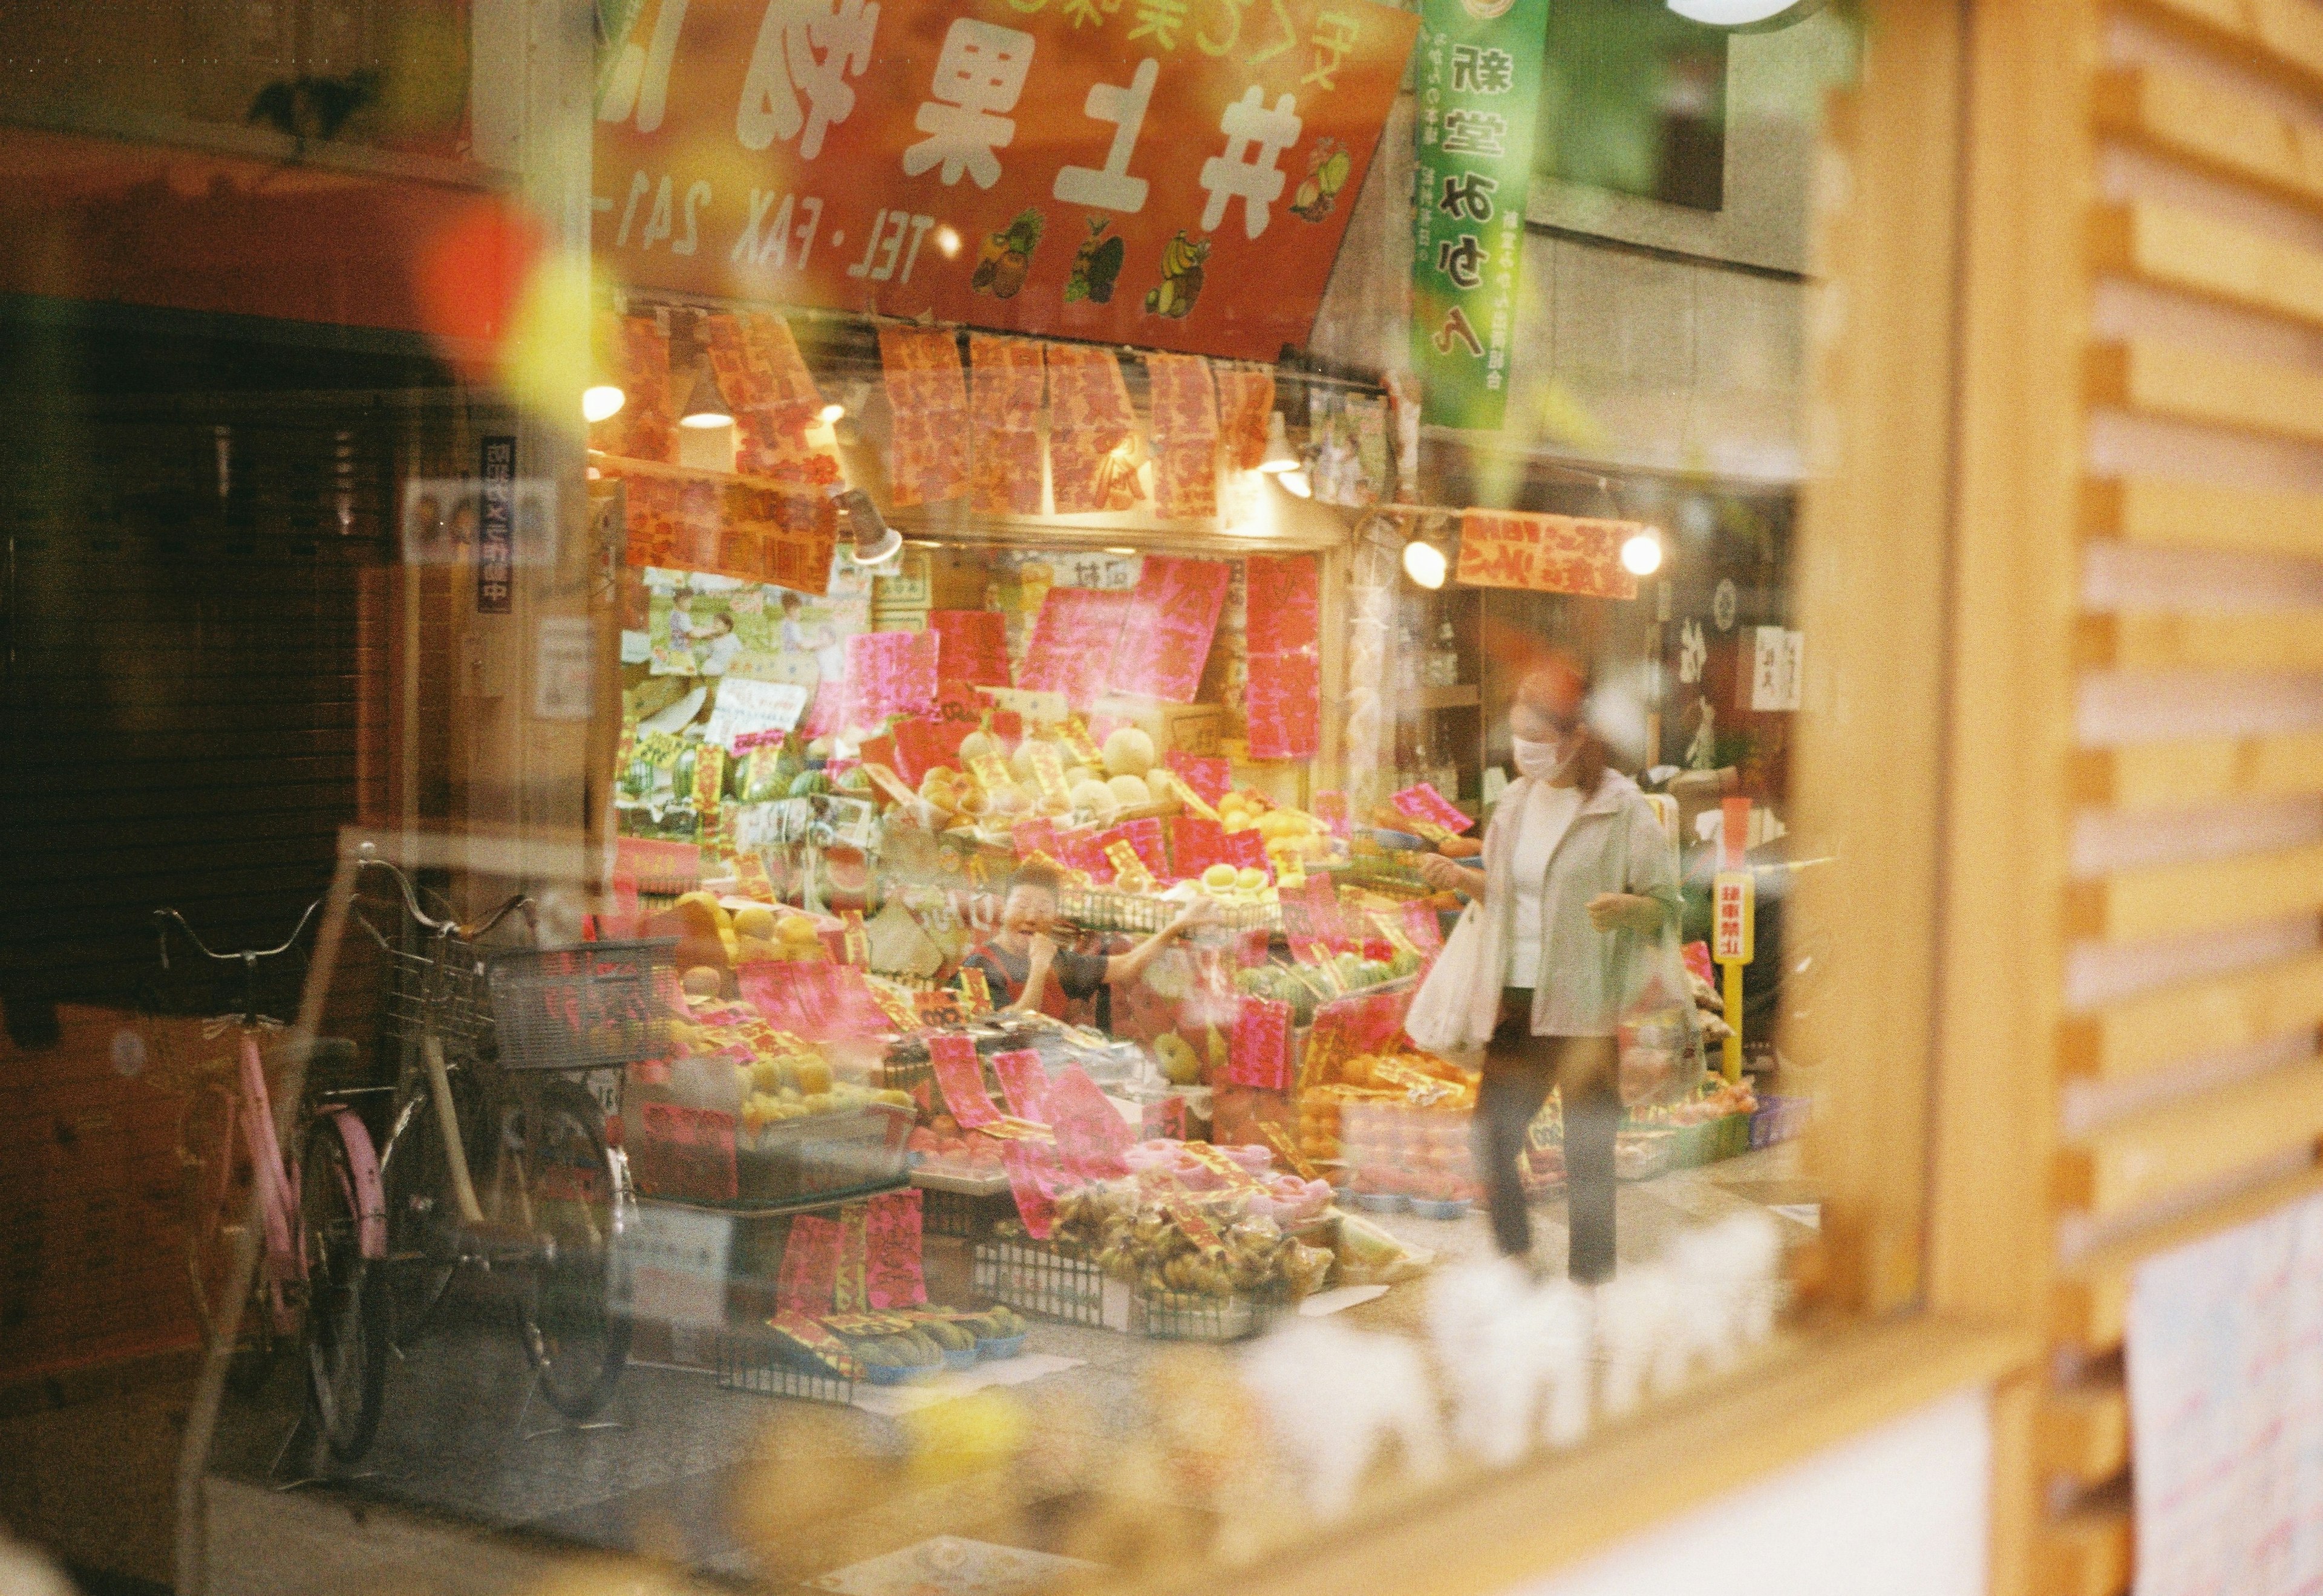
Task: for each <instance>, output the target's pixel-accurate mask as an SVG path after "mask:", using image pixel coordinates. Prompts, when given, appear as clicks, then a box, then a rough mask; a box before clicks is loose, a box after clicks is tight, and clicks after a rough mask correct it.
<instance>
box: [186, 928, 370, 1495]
mask: <svg viewBox="0 0 2323 1596" xmlns="http://www.w3.org/2000/svg"><path fill="white" fill-rule="evenodd" d="M321 907H322V905H321V904H320V903H314V904H310V905H309V906H308V910H307V912H306V913H305V914H303V915H301V916H300V917H299V920H298V926H297V928H296V929H294V930H293V931H291V933H290V935H289V937H288V938H287V939H285V940H283V941H282V943H281V944H280V946H278V947H274V948H266V949H242V950H240V951H238V952H232V953H220V952H218V951H217V950H216V949H213V948H211V947H210V946H209V945H208V944H207V942H205V941H203V940H202V939H201V936H200V935H199V933H197V931H195V930H194V928H193V927H192V926H191V925H190V924H188V922H187V921H186V917H185V916H184V915H182V914H180V913H178V911H176V910H175V909H160V910H156V911H155V912H154V915H153V925H154V936H155V939H156V940H157V942H158V943H159V945H160V950H161V968H162V969H163V970H164V971H167V970H168V969H169V968H170V927H171V926H172V925H175V926H176V927H177V928H178V930H179V931H181V932H183V933H184V935H185V938H186V940H188V942H190V943H192V944H193V946H194V948H195V949H197V951H198V952H200V953H201V954H202V955H203V956H204V957H206V958H207V959H210V960H211V961H213V962H214V963H217V964H225V965H235V966H239V967H240V968H241V970H242V972H243V994H242V1004H241V1007H240V1009H239V1011H238V1012H237V1013H235V1014H232V1015H230V1016H227V1017H226V1018H225V1020H223V1021H220V1022H213V1023H212V1024H211V1025H210V1026H209V1027H206V1029H205V1036H206V1038H207V1037H211V1036H215V1035H216V1034H217V1033H218V1032H217V1027H219V1026H221V1025H224V1024H231V1025H233V1026H234V1030H235V1033H236V1034H235V1059H234V1064H233V1066H232V1067H231V1068H229V1067H228V1066H227V1065H226V1064H225V1060H223V1059H211V1060H206V1061H205V1062H204V1064H203V1065H202V1066H201V1067H200V1069H199V1070H198V1072H197V1078H195V1079H193V1080H191V1081H190V1082H188V1105H187V1109H186V1115H185V1119H184V1121H183V1123H182V1124H181V1126H180V1130H179V1158H180V1160H181V1161H182V1163H183V1166H184V1172H185V1178H186V1197H187V1201H188V1213H187V1216H186V1217H187V1227H188V1237H187V1264H188V1273H189V1275H190V1277H191V1282H192V1286H193V1292H194V1303H195V1308H196V1311H197V1314H198V1315H199V1316H200V1318H201V1321H202V1325H203V1328H204V1331H205V1333H206V1335H207V1339H208V1341H209V1343H210V1344H212V1345H213V1346H215V1345H216V1344H218V1343H219V1342H221V1341H224V1340H227V1339H229V1338H234V1339H239V1337H240V1335H241V1333H242V1328H243V1325H244V1324H245V1323H246V1324H247V1325H248V1327H249V1329H250V1331H251V1333H252V1334H253V1335H254V1336H255V1337H256V1339H257V1343H258V1345H257V1347H256V1349H255V1352H254V1353H251V1354H248V1355H243V1356H241V1357H240V1358H239V1362H240V1365H241V1368H240V1372H239V1375H238V1377H237V1378H236V1379H235V1380H234V1384H235V1385H236V1387H237V1388H238V1389H239V1390H243V1392H244V1393H245V1394H247V1393H248V1392H251V1391H253V1390H256V1389H257V1388H258V1386H259V1385H260V1384H262V1382H263V1381H264V1380H265V1378H266V1375H267V1373H268V1372H269V1371H270V1370H271V1367H272V1364H273V1361H274V1357H275V1355H276V1353H277V1352H278V1351H279V1350H280V1347H281V1346H283V1345H284V1344H288V1343H289V1342H290V1341H291V1340H293V1339H296V1340H297V1341H298V1344H299V1346H300V1348H301V1351H302V1353H303V1356H302V1359H301V1362H302V1363H303V1365H304V1370H305V1379H306V1385H307V1396H308V1404H309V1408H310V1410H311V1412H312V1414H313V1416H314V1417H315V1420H316V1427H317V1431H318V1432H319V1433H320V1434H321V1435H322V1438H323V1440H324V1443H325V1444H326V1445H327V1446H328V1447H329V1448H330V1450H331V1454H332V1455H333V1456H334V1457H336V1458H337V1459H339V1461H341V1462H342V1463H344V1462H349V1461H351V1460H353V1458H355V1457H359V1456H361V1455H362V1454H363V1451H364V1450H365V1449H366V1448H368V1447H369V1446H370V1445H371V1440H372V1432H373V1430H374V1429H375V1428H376V1427H377V1425H378V1422H379V1411H380V1399H381V1393H382V1392H383V1390H384V1389H385V1384H386V1380H387V1324H386V1320H385V1318H384V1317H383V1316H382V1315H381V1311H380V1307H379V1298H378V1296H377V1293H376V1292H372V1291H367V1290H365V1289H364V1285H365V1277H366V1276H367V1275H368V1274H369V1272H370V1270H372V1267H373V1266H374V1265H379V1264H383V1262H384V1261H385V1259H386V1255H387V1239H386V1238H387V1225H386V1202H385V1198H384V1197H383V1195H382V1189H381V1183H380V1169H379V1160H378V1159H377V1158H376V1156H375V1155H374V1153H373V1150H372V1140H371V1133H370V1131H369V1130H368V1129H367V1128H366V1127H365V1126H364V1124H363V1120H362V1118H361V1116H359V1115H358V1114H356V1113H355V1112H354V1110H353V1108H351V1107H349V1106H348V1105H346V1104H344V1102H335V1101H332V1100H331V1099H330V1098H329V1096H327V1095H326V1094H323V1093H320V1092H318V1091H317V1090H316V1089H315V1078H314V1076H313V1073H312V1071H311V1069H310V1073H309V1077H308V1088H307V1090H306V1091H305V1092H304V1093H303V1094H302V1098H301V1102H300V1105H299V1111H298V1116H297V1117H298V1123H299V1124H303V1126H304V1129H303V1132H302V1133H300V1134H299V1137H298V1156H297V1158H296V1159H295V1160H286V1159H285V1158H284V1156H283V1139H282V1134H281V1129H280V1126H279V1125H278V1124H277V1123H276V1118H275V1111H274V1106H273V1103H272V1100H271V1096H270V1095H269V1092H268V1089H267V1081H266V1068H265V1058H264V1053H263V1050H262V1047H261V1045H260V1038H261V1037H262V1036H264V1035H266V1034H268V1033H269V1032H280V1030H282V1029H283V1025H282V1022H281V1021H280V1020H277V1019H274V1018H272V1017H271V1016H269V1015H267V1014H262V1013H261V1012H260V1004H259V996H258V977H259V971H260V968H261V967H262V965H263V964H264V963H265V962H266V961H267V960H270V959H279V958H280V957H282V956H283V955H285V954H287V953H289V951H290V950H291V949H293V948H294V947H296V946H297V945H298V939H299V938H300V937H302V936H304V935H305V934H306V931H307V928H308V925H310V924H311V923H313V922H314V919H315V914H316V912H317V910H318V909H320V908H321ZM160 1006H161V1005H159V1004H149V1007H152V1009H154V1010H155V1011H156V1012H157V1014H158V1010H159V1008H160ZM331 1045H332V1044H323V1046H325V1047H328V1046H331ZM336 1045H337V1046H338V1047H339V1048H341V1049H342V1050H344V1048H345V1047H346V1044H344V1043H342V1044H336ZM320 1050H321V1049H320V1048H318V1051H320ZM309 1062H310V1066H311V1064H312V1062H313V1061H312V1060H310V1061H309ZM253 1213H254V1214H255V1215H256V1219H257V1224H258V1229H259V1233H260V1234H259V1238H258V1240H259V1243H260V1247H259V1251H258V1254H257V1258H256V1261H255V1264H254V1267H253V1269H252V1270H251V1275H250V1292H249V1296H248V1298H246V1299H245V1300H244V1301H239V1302H238V1301H234V1300H230V1298H231V1296H232V1282H233V1280H234V1271H235V1270H236V1268H237V1267H238V1265H239V1262H240V1259H239V1256H238V1255H239V1252H240V1251H241V1249H242V1247H243V1245H244V1244H245V1240H246V1233H247V1221H248V1218H249V1216H250V1215H253ZM245 1309H246V1311H245Z"/></svg>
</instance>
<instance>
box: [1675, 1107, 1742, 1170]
mask: <svg viewBox="0 0 2323 1596" xmlns="http://www.w3.org/2000/svg"><path fill="white" fill-rule="evenodd" d="M1670 1136H1671V1139H1672V1144H1673V1153H1672V1161H1673V1162H1674V1163H1675V1164H1676V1167H1677V1168H1678V1169H1701V1168H1702V1167H1703V1165H1705V1164H1714V1163H1716V1162H1718V1161H1719V1160H1721V1159H1730V1158H1733V1157H1735V1156H1736V1155H1737V1154H1740V1153H1745V1152H1748V1151H1750V1116H1749V1114H1720V1115H1719V1116H1718V1117H1717V1118H1716V1119H1706V1120H1703V1121H1702V1122H1701V1123H1700V1124H1691V1125H1679V1126H1677V1127H1676V1129H1675V1130H1673V1131H1672V1132H1671V1133H1670Z"/></svg>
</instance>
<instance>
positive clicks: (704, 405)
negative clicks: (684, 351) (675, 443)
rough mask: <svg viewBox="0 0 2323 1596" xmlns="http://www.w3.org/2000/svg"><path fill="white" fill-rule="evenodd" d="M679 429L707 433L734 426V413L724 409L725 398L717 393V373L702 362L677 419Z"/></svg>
mask: <svg viewBox="0 0 2323 1596" xmlns="http://www.w3.org/2000/svg"><path fill="white" fill-rule="evenodd" d="M677 424H678V425H679V426H680V427H696V428H699V429H701V430H703V431H707V430H708V429H710V428H711V427H731V426H733V425H734V412H733V411H731V410H730V409H728V408H726V396H725V395H724V394H722V393H721V392H719V391H718V373H717V372H715V371H712V370H711V369H710V362H708V361H703V362H702V364H701V366H700V367H699V368H697V370H696V371H695V373H694V378H693V392H692V393H691V394H689V395H687V397H686V400H685V411H684V414H683V415H681V416H679V417H678V418H677Z"/></svg>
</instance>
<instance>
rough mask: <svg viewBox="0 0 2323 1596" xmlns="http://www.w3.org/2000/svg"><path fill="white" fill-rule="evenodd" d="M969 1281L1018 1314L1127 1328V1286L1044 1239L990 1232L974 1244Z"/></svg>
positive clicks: (975, 1288) (1094, 1325)
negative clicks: (1000, 1234) (987, 1236)
mask: <svg viewBox="0 0 2323 1596" xmlns="http://www.w3.org/2000/svg"><path fill="white" fill-rule="evenodd" d="M969 1280H970V1282H971V1285H972V1287H973V1289H974V1290H975V1292H976V1294H977V1295H978V1296H979V1297H984V1298H990V1299H991V1300H992V1301H994V1302H999V1303H1005V1304H1006V1305H1007V1306H1008V1307H1013V1308H1015V1310H1016V1311H1017V1312H1019V1313H1024V1314H1031V1315H1033V1316H1035V1317H1038V1318H1043V1319H1055V1320H1057V1321H1059V1322H1060V1323H1061V1324H1067V1325H1089V1326H1091V1327H1093V1328H1097V1329H1104V1330H1126V1329H1128V1328H1129V1295H1130V1293H1129V1287H1128V1284H1127V1283H1126V1282H1125V1281H1121V1280H1108V1279H1107V1278H1106V1273H1105V1271H1104V1270H1101V1269H1099V1268H1098V1267H1097V1265H1096V1264H1095V1263H1093V1262H1091V1261H1089V1260H1088V1259H1086V1258H1079V1257H1075V1256H1074V1255H1072V1254H1070V1253H1069V1252H1065V1251H1064V1250H1063V1249H1061V1248H1060V1247H1056V1246H1053V1245H1051V1244H1050V1243H1047V1242H1036V1241H1033V1239H1032V1238H1030V1237H1028V1236H1023V1235H1015V1236H1005V1235H1003V1236H993V1237H990V1238H987V1240H984V1241H981V1242H978V1243H976V1250H975V1252H974V1255H973V1264H972V1272H971V1274H970V1276H969Z"/></svg>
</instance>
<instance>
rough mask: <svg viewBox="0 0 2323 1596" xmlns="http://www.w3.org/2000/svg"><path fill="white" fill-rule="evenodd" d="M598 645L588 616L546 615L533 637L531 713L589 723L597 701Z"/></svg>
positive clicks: (537, 716)
mask: <svg viewBox="0 0 2323 1596" xmlns="http://www.w3.org/2000/svg"><path fill="white" fill-rule="evenodd" d="M595 665H596V645H595V638H594V637H592V634H591V631H590V626H589V618H588V617H587V616H585V615H544V616H542V617H541V618H540V629H539V631H538V633H537V635H536V637H535V638H534V653H533V669H532V713H533V718H534V719H536V720H587V719H588V718H589V709H590V705H591V704H592V702H594V701H595V694H594V693H592V691H591V688H592V683H593V680H594V676H595Z"/></svg>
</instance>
